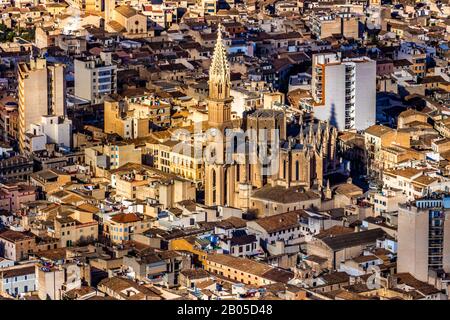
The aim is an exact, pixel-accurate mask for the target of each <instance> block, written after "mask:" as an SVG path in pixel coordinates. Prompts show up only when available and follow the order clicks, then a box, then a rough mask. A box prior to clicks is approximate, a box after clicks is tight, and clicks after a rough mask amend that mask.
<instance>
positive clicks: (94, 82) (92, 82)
mask: <svg viewBox="0 0 450 320" xmlns="http://www.w3.org/2000/svg"><path fill="white" fill-rule="evenodd" d="M116 91H117V66H116V65H115V64H113V63H112V58H111V52H101V53H100V57H99V58H98V57H85V58H81V59H75V95H76V96H77V97H79V98H83V99H86V100H89V101H91V103H94V104H97V103H102V102H103V99H104V97H105V96H106V95H108V94H111V93H116Z"/></svg>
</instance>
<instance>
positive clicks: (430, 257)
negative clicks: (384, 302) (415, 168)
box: [397, 196, 450, 282]
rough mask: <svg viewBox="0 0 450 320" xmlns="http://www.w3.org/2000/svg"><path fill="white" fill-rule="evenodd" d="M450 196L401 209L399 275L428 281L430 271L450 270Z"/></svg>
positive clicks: (417, 201) (437, 197)
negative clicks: (408, 274) (404, 273)
mask: <svg viewBox="0 0 450 320" xmlns="http://www.w3.org/2000/svg"><path fill="white" fill-rule="evenodd" d="M449 209H450V197H448V196H446V197H440V196H429V197H424V198H421V199H418V200H415V201H413V202H408V203H406V204H402V205H400V206H399V215H398V239H397V240H398V260H397V270H398V272H399V273H403V272H407V273H410V274H411V275H412V276H413V277H415V278H416V279H418V280H420V281H424V282H427V281H428V277H429V271H430V270H435V271H439V270H443V271H445V272H449V271H450V222H449V220H448V217H447V215H448V214H449V212H450V211H449Z"/></svg>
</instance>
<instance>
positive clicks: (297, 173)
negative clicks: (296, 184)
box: [295, 160, 300, 181]
mask: <svg viewBox="0 0 450 320" xmlns="http://www.w3.org/2000/svg"><path fill="white" fill-rule="evenodd" d="M299 179H300V165H299V163H298V160H297V161H295V180H296V181H298V180H299Z"/></svg>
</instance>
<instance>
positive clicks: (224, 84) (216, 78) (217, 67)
mask: <svg viewBox="0 0 450 320" xmlns="http://www.w3.org/2000/svg"><path fill="white" fill-rule="evenodd" d="M217 29H218V30H217V42H216V46H215V47H214V54H213V57H212V60H211V66H210V67H209V95H210V98H213V99H228V98H229V97H230V87H231V82H230V67H229V65H228V60H227V50H226V48H225V46H224V45H223V41H222V25H221V24H219V26H218V28H217Z"/></svg>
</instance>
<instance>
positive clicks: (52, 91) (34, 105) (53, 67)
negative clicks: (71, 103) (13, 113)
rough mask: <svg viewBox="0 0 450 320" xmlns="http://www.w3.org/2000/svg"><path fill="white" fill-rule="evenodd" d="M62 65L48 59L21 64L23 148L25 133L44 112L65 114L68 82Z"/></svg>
mask: <svg viewBox="0 0 450 320" xmlns="http://www.w3.org/2000/svg"><path fill="white" fill-rule="evenodd" d="M64 68H65V66H64V65H63V64H48V63H47V61H46V60H45V59H42V58H36V59H31V61H30V63H25V62H22V63H19V65H18V86H19V128H18V129H19V148H20V150H21V151H23V150H24V144H25V134H26V132H27V130H28V129H29V128H30V125H31V124H33V123H37V122H40V121H41V117H42V116H45V115H57V116H64V115H65V110H66V82H65V78H64Z"/></svg>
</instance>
